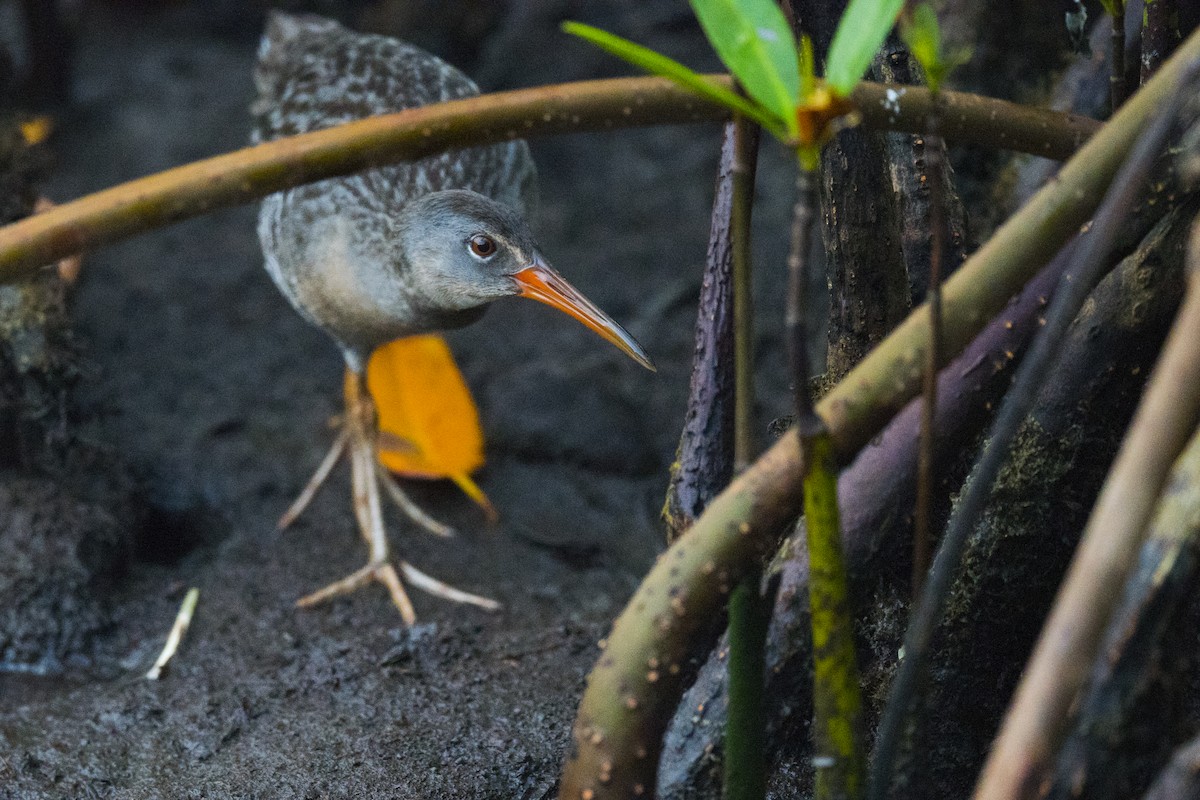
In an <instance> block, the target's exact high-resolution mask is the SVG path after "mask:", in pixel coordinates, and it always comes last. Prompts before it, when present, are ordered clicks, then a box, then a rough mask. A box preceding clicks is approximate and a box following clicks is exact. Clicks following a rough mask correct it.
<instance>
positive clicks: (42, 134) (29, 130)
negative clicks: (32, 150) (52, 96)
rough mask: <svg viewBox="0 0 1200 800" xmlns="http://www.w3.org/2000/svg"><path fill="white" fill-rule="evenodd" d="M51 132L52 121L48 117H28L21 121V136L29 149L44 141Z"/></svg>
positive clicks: (52, 129) (52, 127)
mask: <svg viewBox="0 0 1200 800" xmlns="http://www.w3.org/2000/svg"><path fill="white" fill-rule="evenodd" d="M53 132H54V120H53V119H51V118H50V117H47V116H38V117H30V118H29V119H25V120H22V121H21V136H22V137H23V138H24V139H25V144H27V145H29V146H30V147H33V146H34V145H37V144H41V143H42V142H44V141H46V140H47V139H49V138H50V134H51V133H53Z"/></svg>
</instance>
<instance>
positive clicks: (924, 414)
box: [912, 90, 946, 602]
mask: <svg viewBox="0 0 1200 800" xmlns="http://www.w3.org/2000/svg"><path fill="white" fill-rule="evenodd" d="M938 108H939V103H938V94H937V92H936V90H935V91H934V92H933V103H932V105H931V106H930V110H929V122H928V125H929V131H928V133H927V134H926V135H925V146H924V149H925V166H926V169H927V170H928V175H929V225H930V229H931V230H930V239H931V247H930V251H929V289H928V292H927V297H928V301H929V347H928V349H926V351H925V382H924V386H923V389H922V392H923V394H924V398H925V399H924V401H923V405H922V407H921V442H920V449H919V450H918V455H917V507H916V513H915V515H914V524H913V565H912V596H913V600H914V602H916V600H917V599H918V598H920V596H921V590H922V589H923V588H924V585H925V575H926V573H928V572H929V561H930V553H931V552H932V544H931V542H932V540H933V534H932V531H931V530H930V528H931V527H932V521H931V519H930V517H931V511H930V509H931V508H932V506H933V484H934V474H933V468H934V444H935V442H934V438H935V435H936V432H935V431H934V418H935V416H936V414H937V383H938V365H940V364H941V363H942V259H943V257H944V255H945V252H946V202H945V198H944V197H943V196H942V195H943V192H942V140H941V137H940V136H938V133H937V130H938V121H939V120H938Z"/></svg>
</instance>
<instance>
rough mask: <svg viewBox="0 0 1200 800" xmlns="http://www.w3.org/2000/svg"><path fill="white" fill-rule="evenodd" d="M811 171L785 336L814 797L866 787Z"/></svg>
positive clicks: (794, 253)
mask: <svg viewBox="0 0 1200 800" xmlns="http://www.w3.org/2000/svg"><path fill="white" fill-rule="evenodd" d="M815 199H816V197H815V192H814V191H813V174H812V172H811V171H809V170H807V169H805V168H804V167H803V166H801V168H800V169H799V170H798V171H797V175H796V205H795V208H794V209H793V213H792V242H791V250H790V252H789V254H788V289H789V291H788V297H787V318H786V327H787V337H788V349H789V356H790V360H791V367H792V377H793V380H794V381H795V402H796V428H797V431H798V432H799V434H800V448H801V451H802V452H803V453H804V462H805V464H806V469H805V470H804V472H803V484H804V518H805V523H806V528H807V534H808V558H809V568H810V576H811V577H810V580H809V603H810V606H811V609H812V633H813V676H814V677H813V680H814V683H813V752H814V757H813V766H814V767H815V768H816V779H815V787H816V791H815V797H816V798H817V800H855V798H859V797H861V796H862V792H863V789H864V788H865V780H864V774H865V760H864V757H863V753H864V750H863V747H862V697H861V690H860V688H859V679H858V664H857V657H856V654H855V652H854V629H853V620H852V618H851V615H850V600H849V588H848V586H849V580H848V578H847V575H846V565H845V560H844V558H843V556H842V546H841V524H840V520H839V517H838V504H837V463H836V459H835V456H834V449H833V441H832V439H831V438H830V435H829V431H828V429H827V428H826V427H825V424H824V422H822V420H821V418H820V417H819V416H817V414H816V413H815V412H814V410H813V404H812V398H811V397H810V395H809V392H808V326H807V324H806V317H807V314H806V313H805V312H806V311H807V305H808V303H807V291H806V287H807V283H808V281H807V275H806V274H805V272H806V270H805V265H806V262H807V256H808V250H809V236H810V232H811V230H812V218H813V207H814V202H815Z"/></svg>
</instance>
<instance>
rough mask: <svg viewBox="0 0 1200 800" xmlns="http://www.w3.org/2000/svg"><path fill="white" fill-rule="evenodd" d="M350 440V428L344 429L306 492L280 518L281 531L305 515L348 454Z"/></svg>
mask: <svg viewBox="0 0 1200 800" xmlns="http://www.w3.org/2000/svg"><path fill="white" fill-rule="evenodd" d="M349 439H350V431H349V429H348V428H345V427H343V428H342V430H341V431H340V432H339V433H338V435H337V438H336V439H334V440H333V446H332V447H330V448H329V452H328V453H326V454H325V459H324V460H323V461H322V462H321V466H319V467H317V471H316V472H314V473H313V476H312V477H311V478H309V479H308V485H307V486H305V487H304V491H302V492H300V496H299V497H297V498H296V500H295V502H293V503H292V505H291V506H290V507H289V508H288V510H287V511H285V512H283V516H282V517H280V518H279V522H278V523H277V527H278V528H279V530H283V529H284V528H286V527H288V526H289V525H291V524H292V523H293V522H295V521H296V520H297V519H298V518H299V517H300V515H301V514H303V513H304V509H306V508H308V504H309V503H311V502H312V499H313V498H314V497H316V496H317V490H318V489H320V488H321V487H322V486H323V485H324V484H325V481H326V480H327V479H328V478H329V473H330V472H332V471H333V468H334V466H336V465H337V462H338V461H339V460H341V458H342V453H344V452H346V442H347V441H349Z"/></svg>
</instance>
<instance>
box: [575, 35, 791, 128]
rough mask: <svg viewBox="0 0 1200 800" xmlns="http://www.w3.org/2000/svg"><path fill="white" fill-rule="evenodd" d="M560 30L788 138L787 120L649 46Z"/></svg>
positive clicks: (618, 38) (617, 38)
mask: <svg viewBox="0 0 1200 800" xmlns="http://www.w3.org/2000/svg"><path fill="white" fill-rule="evenodd" d="M562 29H563V31H565V32H566V33H569V34H571V35H572V36H578V37H579V38H580V39H584V40H585V41H588V42H591V43H592V44H594V45H596V46H597V47H599V48H600V49H602V50H605V51H607V52H609V53H612V54H613V55H614V56H616V57H617V58H621V59H624V60H625V61H628V62H629V63H630V64H633V65H634V66H635V67H639V68H641V69H644V70H645V71H646V72H649V73H651V74H653V75H660V76H662V77H664V78H668V79H670V80H673V81H675V82H676V83H678V84H679V85H680V86H682V87H684V88H685V89H688V90H690V91H692V92H695V93H696V94H698V95H699V96H700V97H703V98H704V99H705V100H708V101H710V102H713V103H716V104H717V105H722V106H725V107H726V108H728V109H731V110H732V111H735V112H737V113H738V114H741V115H743V116H745V117H747V118H749V119H751V120H754V121H755V122H757V123H758V124H759V125H761V126H763V127H764V128H766V129H767V130H768V131H770V132H771V133H772V134H773V135H774V136H775V137H777V138H780V139H786V138H787V135H788V130H789V125H788V123H787V122H785V120H786V119H787V118H786V117H783V118H781V117H780V115H777V114H775V113H774V112H773V111H772V110H771V109H768V108H764V107H763V106H761V105H759V104H757V103H755V102H753V101H751V100H748V99H747V98H745V97H743V96H741V95H740V94H738V93H736V92H734V91H732V90H730V89H727V88H726V87H724V86H722V85H721V84H719V83H716V82H714V81H712V80H709V79H708V78H706V77H704V76H703V75H701V74H700V73H698V72H695V71H693V70H690V69H688V68H687V67H685V66H684V65H683V64H680V63H679V62H678V61H675V60H673V59H670V58H667V57H666V56H664V55H662V54H661V53H656V52H655V51H653V50H651V49H649V48H648V47H642V46H641V45H640V44H635V43H634V42H631V41H629V40H628V39H622V38H621V37H620V36H617V35H615V34H612V33H609V32H608V31H603V30H600V29H599V28H594V27H592V26H591V25H585V24H583V23H582V22H564V23H563V25H562Z"/></svg>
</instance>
